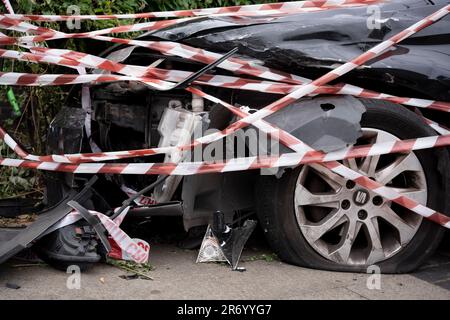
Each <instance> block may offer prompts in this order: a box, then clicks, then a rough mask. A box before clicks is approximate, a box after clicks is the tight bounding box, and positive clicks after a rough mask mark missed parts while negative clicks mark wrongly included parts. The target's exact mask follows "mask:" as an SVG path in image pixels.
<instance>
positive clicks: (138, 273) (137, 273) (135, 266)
mask: <svg viewBox="0 0 450 320" xmlns="http://www.w3.org/2000/svg"><path fill="white" fill-rule="evenodd" d="M106 263H107V264H109V265H112V266H114V267H117V268H119V269H122V270H125V271H127V272H130V273H132V274H131V275H122V276H119V278H122V279H125V280H133V279H144V280H153V278H152V277H151V276H149V275H148V273H149V272H150V271H153V270H154V269H155V268H154V267H153V266H152V265H150V264H148V263H135V262H132V261H124V260H114V259H111V258H107V259H106Z"/></svg>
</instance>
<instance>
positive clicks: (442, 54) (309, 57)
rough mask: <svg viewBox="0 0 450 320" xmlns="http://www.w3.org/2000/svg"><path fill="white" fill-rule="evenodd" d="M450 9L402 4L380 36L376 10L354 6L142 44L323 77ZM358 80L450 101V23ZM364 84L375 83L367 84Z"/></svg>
mask: <svg viewBox="0 0 450 320" xmlns="http://www.w3.org/2000/svg"><path fill="white" fill-rule="evenodd" d="M449 3H450V1H448V0H445V1H443V0H433V1H425V0H412V1H411V0H410V1H404V0H403V1H395V2H394V1H392V2H390V3H385V4H381V5H379V8H380V9H381V19H379V22H380V25H381V28H379V29H369V28H368V26H367V24H368V23H371V22H373V21H374V20H373V18H372V17H371V16H372V12H373V11H372V10H369V9H368V8H367V7H355V8H345V9H335V10H328V11H318V12H308V13H299V14H293V15H289V16H284V17H278V18H276V17H272V18H270V19H264V18H258V17H253V18H239V19H237V18H233V17H204V18H198V19H195V20H193V21H190V22H185V23H182V24H179V25H175V26H172V27H169V28H165V29H163V30H160V31H157V32H154V33H149V34H147V35H145V36H144V38H153V39H154V38H158V39H164V40H170V41H177V42H182V43H185V44H189V45H191V46H194V47H199V48H203V49H208V50H211V51H215V52H225V51H229V50H231V49H232V48H234V47H238V48H239V54H240V55H242V56H246V57H249V58H253V59H257V60H260V61H262V62H263V63H264V64H265V65H267V66H270V67H274V68H277V69H280V70H284V71H289V72H292V73H297V74H298V75H308V74H309V75H311V72H312V70H313V69H317V68H320V69H325V70H322V71H320V72H318V73H317V74H318V75H320V74H321V73H323V72H324V71H327V70H328V69H330V68H334V67H336V66H337V65H338V64H341V63H343V62H346V61H349V60H351V59H352V58H354V57H356V56H358V55H360V54H361V53H363V52H364V51H366V50H368V49H369V48H371V47H373V46H374V45H376V44H378V43H380V42H381V41H383V40H386V39H388V38H389V37H391V36H393V35H394V34H396V33H398V32H400V31H401V30H403V29H406V28H407V27H409V26H411V25H412V24H414V23H416V22H417V21H419V20H421V19H423V18H424V17H426V16H428V15H430V14H431V13H433V12H435V11H436V10H438V9H440V8H442V7H444V6H445V5H447V4H449ZM268 20H269V21H268ZM352 77H353V78H352V79H353V81H351V82H353V83H355V84H360V85H362V86H364V87H369V88H370V87H372V89H375V90H378V91H380V90H381V89H380V87H383V86H386V84H390V86H389V87H387V88H386V90H385V91H387V92H388V91H390V90H392V88H393V87H395V86H398V87H402V88H407V89H410V90H411V92H415V93H422V96H424V97H432V98H433V99H439V100H450V16H446V17H445V18H443V19H442V20H441V21H439V22H438V23H435V24H434V25H432V26H430V27H428V28H426V29H424V30H422V31H420V32H419V33H417V34H415V35H413V36H411V37H410V38H408V39H406V40H404V41H403V42H402V43H401V44H399V45H397V46H396V47H395V49H394V50H392V51H389V52H388V53H386V54H384V55H383V56H381V57H379V58H378V59H374V60H372V61H371V62H370V63H368V64H367V65H366V66H365V67H363V68H360V69H358V70H357V71H355V72H354V73H353V75H352ZM355 79H356V80H355ZM344 80H347V79H345V78H344ZM365 82H370V84H369V85H364V83H365ZM374 86H375V87H377V88H374Z"/></svg>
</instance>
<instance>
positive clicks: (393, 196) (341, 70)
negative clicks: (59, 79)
mask: <svg viewBox="0 0 450 320" xmlns="http://www.w3.org/2000/svg"><path fill="white" fill-rule="evenodd" d="M449 10H450V6H447V7H444V8H443V9H441V10H439V11H437V12H436V13H434V14H432V15H430V16H429V17H427V18H425V19H423V20H421V21H419V22H418V23H416V24H414V25H413V26H411V27H410V28H408V29H406V30H405V31H402V32H401V33H399V34H397V35H396V36H394V37H392V38H391V39H389V40H387V41H384V42H382V43H380V44H379V45H378V46H375V47H374V48H372V49H371V50H369V51H368V52H366V53H364V54H363V55H361V56H359V57H357V58H356V59H354V60H352V61H351V62H349V63H346V64H344V65H342V66H340V67H338V68H337V69H335V70H333V71H331V72H329V73H327V74H326V75H325V76H322V77H320V78H319V79H317V80H315V81H313V82H312V83H308V84H306V85H303V86H301V87H300V88H298V89H296V90H294V91H293V92H291V93H290V94H289V95H287V96H285V97H283V98H282V99H280V100H278V101H276V102H274V103H272V104H270V105H269V106H267V107H265V108H263V109H261V110H259V111H258V112H256V113H254V114H251V115H248V116H246V117H244V118H243V119H241V120H239V121H237V122H235V123H234V124H232V125H231V126H229V127H228V128H227V129H225V130H224V131H222V133H221V134H220V135H219V134H216V135H213V136H214V139H215V140H218V139H221V138H223V137H225V136H227V135H228V134H231V133H233V132H235V131H236V130H238V129H241V128H244V127H245V126H247V125H249V124H257V123H258V122H259V121H260V120H261V119H262V118H264V117H265V116H268V115H270V114H272V113H273V112H276V111H277V110H280V109H282V108H283V107H285V106H287V105H289V104H290V103H292V102H294V101H296V100H298V99H300V98H301V97H303V96H305V95H306V94H311V93H314V92H315V91H316V90H318V89H319V87H320V86H323V85H325V84H327V83H328V82H330V81H332V80H334V79H336V78H337V77H339V76H342V75H343V74H345V73H347V72H349V71H351V70H353V69H354V68H356V67H358V66H359V65H361V64H363V63H365V62H367V61H368V60H370V59H372V58H374V57H376V56H377V55H379V54H380V53H382V52H383V51H385V50H386V49H388V48H389V47H391V46H392V45H394V44H395V43H398V42H400V41H401V40H403V39H405V38H406V37H408V36H410V35H412V34H414V33H416V32H418V31H419V30H421V29H423V28H425V27H426V26H428V25H431V24H432V23H434V22H435V21H437V20H439V19H440V18H442V17H443V16H445V15H446V14H448V12H449ZM96 38H97V37H96ZM101 38H107V37H101ZM171 54H172V53H171ZM277 80H280V79H277ZM269 129H270V128H269ZM283 134H285V136H286V137H289V136H290V135H289V134H288V133H285V132H283ZM291 137H292V136H291ZM203 138H204V137H203ZM292 138H293V141H291V142H295V144H292V143H290V142H288V144H289V146H290V147H291V148H293V149H294V150H296V151H297V152H298V153H299V152H302V151H303V153H306V152H318V151H315V150H312V149H310V148H309V147H307V146H306V145H304V144H303V143H302V142H301V141H299V140H298V139H296V138H295V137H292ZM294 139H295V140H294ZM215 140H213V141H215ZM208 141H209V140H208ZM209 142H211V141H209ZM284 142H286V141H284ZM204 143H207V142H204ZM446 143H448V141H447V142H446ZM355 148H357V147H355ZM282 156H284V155H282ZM282 156H281V157H282ZM281 157H280V158H281ZM247 159H251V158H245V159H244V160H246V162H247V163H248V160H247ZM237 160H238V159H233V160H230V161H229V162H233V161H234V162H235V164H237ZM4 161H7V162H8V161H14V160H13V159H4V160H2V163H3V162H4ZM17 161H22V163H27V164H28V163H30V161H25V160H17ZM325 161H327V160H325ZM42 164H45V165H44V166H42V169H46V170H50V169H49V168H48V166H54V165H57V166H58V171H64V170H61V169H62V168H61V167H70V166H72V167H74V165H68V164H56V163H42ZM185 164H186V163H185ZM88 165H94V166H97V170H98V171H101V170H102V169H103V167H104V166H107V165H108V164H81V165H77V168H80V167H82V166H85V167H86V166H88ZM114 165H116V164H114ZM122 165H126V166H128V165H130V164H122ZM131 165H132V164H131ZM135 165H136V164H135ZM139 165H142V164H139ZM157 165H158V164H152V166H151V167H150V168H147V169H148V170H147V171H146V173H147V172H148V171H151V170H152V169H153V166H157ZM168 165H169V164H168ZM179 165H183V164H179ZM250 165H251V163H250V164H249V165H248V167H247V168H245V169H250ZM322 165H324V166H326V167H327V168H329V169H330V170H332V171H333V172H336V173H338V174H340V175H341V176H344V177H346V178H348V179H351V180H353V181H355V182H357V183H358V184H361V185H363V186H365V187H366V188H368V189H370V190H372V191H374V192H375V193H378V194H380V195H382V196H383V197H385V198H387V199H389V200H391V201H394V202H397V203H399V204H401V205H403V206H405V207H407V208H408V209H410V210H412V211H414V212H416V213H418V214H420V215H422V216H425V217H427V218H430V219H432V220H433V221H435V222H438V223H440V224H441V225H444V226H446V227H449V220H448V218H447V217H445V216H443V215H441V214H439V213H437V212H436V211H434V210H431V209H428V208H426V207H424V206H422V205H420V204H417V203H416V202H414V201H413V200H411V199H409V198H407V197H405V196H401V195H399V194H398V193H396V192H394V191H393V190H391V189H389V188H386V187H383V186H381V185H379V184H377V183H376V182H374V181H372V180H370V179H369V178H367V177H365V176H362V175H360V174H358V173H356V172H354V171H352V170H351V169H349V168H346V167H345V166H343V165H341V164H339V163H337V162H333V163H330V162H325V163H322ZM173 166H175V167H173ZM177 166H178V165H174V164H172V168H171V170H170V173H169V172H168V171H166V172H164V173H163V174H189V173H187V171H189V170H186V172H183V171H182V172H179V171H180V170H178V171H176V168H177ZM35 167H36V166H35ZM44 167H46V168H44ZM86 168H87V167H86ZM242 168H243V167H242V166H241V169H239V170H243V169H242ZM122 169H123V168H122ZM165 169H166V170H167V169H169V168H168V167H167V168H165ZM90 170H91V173H92V168H91V169H90ZM125 170H126V169H125ZM141 170H142V167H141ZM121 172H122V171H121ZM174 172H177V173H174ZM115 173H118V172H115Z"/></svg>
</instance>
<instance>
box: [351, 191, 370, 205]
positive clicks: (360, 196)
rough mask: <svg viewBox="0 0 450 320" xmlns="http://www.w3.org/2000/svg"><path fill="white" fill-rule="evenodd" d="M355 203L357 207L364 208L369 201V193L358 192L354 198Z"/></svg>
mask: <svg viewBox="0 0 450 320" xmlns="http://www.w3.org/2000/svg"><path fill="white" fill-rule="evenodd" d="M353 201H354V202H355V203H356V204H357V205H360V206H363V205H365V204H366V203H367V202H368V201H369V193H368V192H367V191H366V190H358V191H356V192H355V195H354V196H353Z"/></svg>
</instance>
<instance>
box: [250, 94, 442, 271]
mask: <svg viewBox="0 0 450 320" xmlns="http://www.w3.org/2000/svg"><path fill="white" fill-rule="evenodd" d="M361 101H362V102H363V104H364V105H365V106H366V109H367V110H366V112H365V113H364V114H363V117H362V120H361V127H362V128H364V127H368V128H375V129H378V130H383V131H386V132H389V133H390V134H392V135H394V136H395V137H397V138H398V139H402V140H403V139H410V138H417V137H424V136H430V135H436V133H435V132H434V131H433V130H432V129H431V128H430V127H428V126H427V125H425V124H424V122H423V120H422V119H421V118H420V117H419V116H418V115H417V114H415V113H413V112H411V111H409V110H407V109H406V108H404V107H402V106H400V105H397V104H393V103H389V102H383V101H377V100H369V99H361ZM414 155H415V156H416V157H417V158H418V159H419V161H420V164H421V165H422V167H423V169H424V174H425V177H426V190H427V200H426V204H427V206H428V207H430V208H433V209H436V210H438V211H439V212H447V215H448V211H447V208H446V201H442V199H445V197H446V196H447V195H448V190H449V186H448V182H447V181H448V180H449V179H448V177H449V175H450V170H449V165H448V153H447V151H446V150H445V149H443V148H442V149H428V150H421V151H416V152H414ZM301 169H302V166H299V167H297V168H295V169H286V170H285V172H284V173H283V175H282V176H281V177H280V178H277V177H275V176H260V177H259V180H258V182H257V185H256V188H255V191H256V194H257V199H259V200H258V201H257V205H256V206H257V214H258V217H259V220H260V225H261V227H262V229H263V231H264V233H265V235H266V238H267V239H268V242H269V244H270V245H271V247H272V249H273V250H274V251H275V253H276V254H277V255H278V256H279V257H280V258H281V259H282V260H283V261H285V262H287V263H290V264H294V265H298V266H302V267H307V268H314V269H322V270H332V271H344V272H364V273H365V272H368V267H369V265H372V264H373V263H370V264H367V263H348V262H347V263H346V262H339V261H338V262H337V261H333V260H331V259H327V258H326V257H324V256H323V255H322V254H320V252H319V251H318V250H316V249H315V248H313V247H312V245H311V243H309V242H308V240H307V239H306V238H305V235H304V233H303V232H302V230H301V228H300V226H299V223H298V218H297V216H296V208H295V205H294V197H295V196H294V193H295V190H296V185H297V183H298V177H299V174H300V172H301ZM410 214H411V215H415V214H414V213H410ZM444 232H445V228H443V227H441V226H439V225H437V224H435V223H433V222H431V221H429V220H426V219H422V220H421V222H420V224H419V226H418V227H417V229H416V233H415V234H414V236H413V237H412V238H411V240H410V241H409V242H408V243H407V245H405V246H402V247H401V249H399V250H398V251H397V252H396V253H395V254H394V255H393V256H392V257H389V258H387V259H385V260H381V261H379V262H377V263H376V265H377V266H378V267H379V268H380V270H381V272H382V273H408V272H411V271H413V270H415V269H416V268H418V267H419V266H420V265H421V264H422V263H423V262H424V261H425V260H426V259H427V258H428V257H430V255H431V254H433V252H434V251H435V249H436V248H437V247H438V245H439V243H440V241H441V239H442V237H443V235H444ZM355 241H356V240H355Z"/></svg>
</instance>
